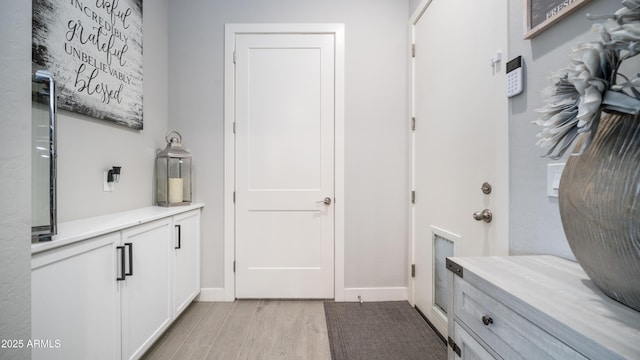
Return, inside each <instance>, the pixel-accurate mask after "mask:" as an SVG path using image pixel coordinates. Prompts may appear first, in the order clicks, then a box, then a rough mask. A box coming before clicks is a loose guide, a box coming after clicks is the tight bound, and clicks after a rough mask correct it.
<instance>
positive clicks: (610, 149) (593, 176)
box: [558, 114, 640, 311]
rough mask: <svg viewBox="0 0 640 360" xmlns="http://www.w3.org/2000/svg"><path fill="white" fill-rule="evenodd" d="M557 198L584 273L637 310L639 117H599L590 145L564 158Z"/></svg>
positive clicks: (639, 271)
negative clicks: (564, 162)
mask: <svg viewBox="0 0 640 360" xmlns="http://www.w3.org/2000/svg"><path fill="white" fill-rule="evenodd" d="M580 147H581V146H580V144H578V146H577V148H580ZM558 200H559V205H560V216H561V218H562V225H563V227H564V232H565V235H566V237H567V240H568V242H569V245H570V247H571V250H572V251H573V254H574V255H575V257H576V259H577V260H578V262H579V263H580V265H581V266H582V268H583V269H584V271H585V272H586V273H587V275H588V276H589V277H590V278H591V280H592V281H593V282H594V283H595V284H596V285H597V286H598V288H600V289H601V290H602V291H603V292H604V293H605V294H606V295H608V296H609V297H611V298H613V299H615V300H617V301H619V302H621V303H623V304H625V305H627V306H629V307H631V308H633V309H635V310H638V311H640V118H639V117H635V116H633V115H624V114H622V115H621V114H605V115H604V116H603V118H602V120H601V123H600V125H599V126H598V128H597V132H596V134H595V137H594V138H593V141H592V143H591V144H590V145H589V146H588V147H587V148H586V149H585V150H584V152H583V153H582V154H580V155H576V154H574V155H573V156H570V157H569V159H568V161H567V163H566V166H565V168H564V171H563V174H562V177H561V179H560V189H559V194H558Z"/></svg>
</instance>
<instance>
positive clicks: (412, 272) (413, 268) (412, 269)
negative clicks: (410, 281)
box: [411, 264, 416, 278]
mask: <svg viewBox="0 0 640 360" xmlns="http://www.w3.org/2000/svg"><path fill="white" fill-rule="evenodd" d="M411 277H412V278H414V277H416V264H411Z"/></svg>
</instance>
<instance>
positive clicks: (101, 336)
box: [24, 233, 120, 360]
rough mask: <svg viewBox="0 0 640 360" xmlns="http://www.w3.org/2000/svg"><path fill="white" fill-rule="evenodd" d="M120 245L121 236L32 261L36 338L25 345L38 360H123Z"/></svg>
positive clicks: (61, 249) (104, 237)
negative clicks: (118, 268)
mask: <svg viewBox="0 0 640 360" xmlns="http://www.w3.org/2000/svg"><path fill="white" fill-rule="evenodd" d="M119 242H120V233H115V234H110V235H106V236H102V237H98V238H95V239H90V240H87V241H83V242H81V243H77V244H73V245H68V246H64V247H61V248H58V249H54V250H50V251H46V252H43V253H39V254H36V255H34V256H33V257H32V260H31V268H32V271H31V330H32V337H31V340H27V339H25V340H24V341H25V342H26V341H31V342H32V344H30V345H31V346H30V347H31V348H32V358H33V359H47V360H50V359H109V360H112V359H120V298H119V294H118V291H117V288H118V285H117V281H116V277H117V272H116V260H115V259H116V258H117V257H118V256H116V248H115V246H116V244H118V243H119ZM35 341H37V342H38V343H37V344H36V343H35ZM26 346H29V344H26V343H25V347H26Z"/></svg>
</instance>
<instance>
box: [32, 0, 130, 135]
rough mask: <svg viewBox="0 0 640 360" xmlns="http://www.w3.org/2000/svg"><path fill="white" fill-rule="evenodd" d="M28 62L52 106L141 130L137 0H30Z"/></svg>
mask: <svg viewBox="0 0 640 360" xmlns="http://www.w3.org/2000/svg"><path fill="white" fill-rule="evenodd" d="M32 9H33V18H32V22H33V29H32V61H33V63H35V64H37V65H38V66H40V67H43V68H46V69H48V70H49V71H50V72H51V73H52V74H53V77H54V78H55V79H56V85H57V86H56V88H57V90H58V108H59V109H62V110H67V111H72V112H75V113H79V114H83V115H86V116H89V117H92V118H96V119H101V120H107V121H111V122H114V123H116V124H120V125H124V126H127V127H130V128H133V129H136V130H142V128H143V106H142V91H143V78H142V40H143V38H142V0H96V1H80V0H71V1H60V0H32Z"/></svg>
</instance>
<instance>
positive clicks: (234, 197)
mask: <svg viewBox="0 0 640 360" xmlns="http://www.w3.org/2000/svg"><path fill="white" fill-rule="evenodd" d="M233 203H234V204H235V203H236V192H235V191H234V192H233Z"/></svg>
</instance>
